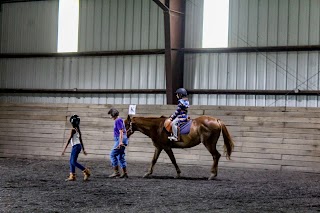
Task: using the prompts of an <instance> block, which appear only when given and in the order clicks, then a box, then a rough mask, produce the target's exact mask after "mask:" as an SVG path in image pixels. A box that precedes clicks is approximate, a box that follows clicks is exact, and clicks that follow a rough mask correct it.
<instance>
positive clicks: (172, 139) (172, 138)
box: [168, 136, 178, 141]
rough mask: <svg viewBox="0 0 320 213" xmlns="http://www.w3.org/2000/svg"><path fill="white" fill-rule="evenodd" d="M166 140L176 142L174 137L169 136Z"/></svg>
mask: <svg viewBox="0 0 320 213" xmlns="http://www.w3.org/2000/svg"><path fill="white" fill-rule="evenodd" d="M168 139H169V140H170V141H178V138H176V137H174V136H170V137H168Z"/></svg>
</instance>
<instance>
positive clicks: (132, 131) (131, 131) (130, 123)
mask: <svg viewBox="0 0 320 213" xmlns="http://www.w3.org/2000/svg"><path fill="white" fill-rule="evenodd" d="M129 132H130V135H132V134H133V133H134V130H133V128H132V121H131V120H130V121H129V128H128V130H127V133H129ZM128 135H129V134H128Z"/></svg>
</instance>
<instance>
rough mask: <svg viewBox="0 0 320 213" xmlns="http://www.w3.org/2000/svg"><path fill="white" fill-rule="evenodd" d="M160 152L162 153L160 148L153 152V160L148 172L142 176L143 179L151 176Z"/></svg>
mask: <svg viewBox="0 0 320 213" xmlns="http://www.w3.org/2000/svg"><path fill="white" fill-rule="evenodd" d="M161 151H162V148H157V147H156V149H155V150H154V155H153V158H152V161H151V166H150V168H149V171H148V172H147V173H146V174H144V176H143V177H144V178H146V177H149V176H150V175H152V173H153V167H154V165H155V164H156V163H157V160H158V158H159V155H160V153H161Z"/></svg>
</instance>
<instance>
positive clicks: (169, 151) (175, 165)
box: [164, 148, 181, 178]
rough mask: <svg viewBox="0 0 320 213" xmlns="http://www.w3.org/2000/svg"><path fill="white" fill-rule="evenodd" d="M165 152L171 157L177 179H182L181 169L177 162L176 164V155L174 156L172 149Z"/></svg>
mask: <svg viewBox="0 0 320 213" xmlns="http://www.w3.org/2000/svg"><path fill="white" fill-rule="evenodd" d="M164 151H165V152H166V153H167V154H168V156H169V158H170V160H171V162H172V164H173V165H174V167H175V168H176V171H177V176H176V177H175V178H180V173H181V170H180V168H179V166H178V164H177V162H176V158H175V157H174V154H173V152H172V149H171V148H167V149H165V150H164Z"/></svg>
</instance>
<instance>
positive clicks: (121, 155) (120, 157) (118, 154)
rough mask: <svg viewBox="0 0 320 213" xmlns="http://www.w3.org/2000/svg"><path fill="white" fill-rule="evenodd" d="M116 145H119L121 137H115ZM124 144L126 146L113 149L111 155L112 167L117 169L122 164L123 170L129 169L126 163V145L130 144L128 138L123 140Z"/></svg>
mask: <svg viewBox="0 0 320 213" xmlns="http://www.w3.org/2000/svg"><path fill="white" fill-rule="evenodd" d="M114 142H115V144H116V143H118V144H119V137H114ZM122 142H123V144H124V145H125V146H121V147H120V148H113V149H112V150H111V153H110V160H111V164H112V167H116V166H118V165H119V163H120V167H121V168H127V162H126V158H125V156H126V153H125V150H126V145H127V144H128V138H123V141H122Z"/></svg>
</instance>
